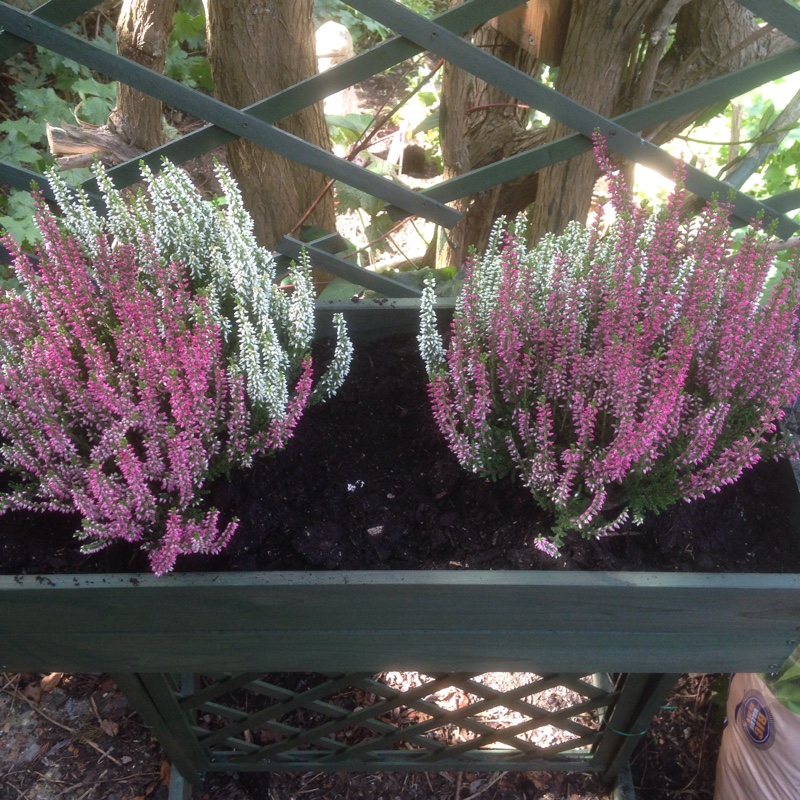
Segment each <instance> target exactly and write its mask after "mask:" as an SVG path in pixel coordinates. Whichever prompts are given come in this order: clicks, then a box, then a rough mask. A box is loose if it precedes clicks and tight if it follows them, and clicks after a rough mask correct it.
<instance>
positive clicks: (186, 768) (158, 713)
mask: <svg viewBox="0 0 800 800" xmlns="http://www.w3.org/2000/svg"><path fill="white" fill-rule="evenodd" d="M111 677H112V679H113V680H114V682H115V683H116V684H117V686H119V688H120V689H122V691H123V692H124V693H125V696H126V697H127V698H128V702H129V703H130V704H131V706H132V707H133V709H134V710H135V711H136V712H137V713H138V714H139V716H140V717H141V718H142V719H143V720H144V723H145V725H147V726H148V727H150V728H151V729H152V731H153V735H154V736H155V737H156V739H158V742H159V744H160V745H161V747H162V748H163V750H164V752H165V753H166V755H167V758H168V759H169V760H170V762H171V763H172V765H173V768H177V770H179V771H180V775H181V779H182V780H184V781H187V780H188V781H190V782H191V783H200V782H201V781H202V779H203V776H202V771H203V766H204V764H205V756H204V754H203V752H202V749H201V748H200V745H199V744H198V743H197V740H196V739H194V738H193V737H192V735H191V730H190V729H189V725H188V722H187V721H186V719H185V718H184V717H183V714H182V712H181V710H180V707H179V706H178V704H177V702H176V700H175V698H174V696H173V695H172V693H171V691H170V689H169V686H168V684H167V679H166V677H165V676H164V675H162V674H160V673H136V674H129V673H113V674H112V676H111ZM170 785H171V784H170ZM175 798H176V800H177V798H180V795H175ZM169 800H173V798H172V792H171V790H170V798H169Z"/></svg>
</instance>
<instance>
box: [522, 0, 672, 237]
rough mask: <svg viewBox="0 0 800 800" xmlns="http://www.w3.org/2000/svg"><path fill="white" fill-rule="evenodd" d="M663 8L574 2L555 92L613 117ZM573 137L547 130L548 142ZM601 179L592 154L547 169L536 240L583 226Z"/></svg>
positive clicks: (631, 0)
mask: <svg viewBox="0 0 800 800" xmlns="http://www.w3.org/2000/svg"><path fill="white" fill-rule="evenodd" d="M660 5H662V3H661V2H660V0H622V1H621V2H618V3H614V4H613V5H612V4H611V3H605V2H601V3H598V2H596V1H595V0H574V2H573V5H572V16H571V18H570V25H569V29H568V31H567V40H566V43H565V45H564V55H563V57H562V60H561V69H560V70H559V73H558V78H557V80H556V84H555V88H556V89H557V90H558V91H559V92H561V93H562V94H565V95H566V96H567V97H570V98H572V99H573V100H576V101H577V102H579V103H581V104H582V105H584V106H586V108H589V109H591V110H592V111H597V112H598V113H600V114H603V115H604V116H613V114H614V111H615V108H616V106H617V103H618V101H619V96H620V90H621V89H622V88H623V85H624V81H625V76H626V67H627V65H628V64H629V62H630V60H631V58H632V55H633V54H634V53H635V51H636V49H637V48H638V46H639V42H640V39H641V34H642V30H643V29H645V22H646V21H647V20H648V18H649V17H651V16H652V14H653V12H654V11H657V10H658V7H659V6H660ZM588 53H591V54H592V55H591V58H587V54H588ZM571 133H573V130H572V129H571V128H568V127H567V126H566V125H564V124H562V123H560V122H558V121H557V120H555V119H554V120H552V121H551V122H550V124H549V125H548V126H547V141H548V142H553V141H555V140H557V139H560V138H562V137H563V136H567V135H569V134H571ZM597 176H598V169H597V165H596V164H595V161H594V157H593V155H592V154H591V153H586V154H584V155H582V156H578V157H576V158H572V159H570V160H569V161H563V162H561V163H560V164H554V165H553V166H552V167H548V168H547V169H545V170H542V172H541V173H540V174H539V186H538V194H537V198H536V203H535V204H534V206H533V211H532V214H531V238H532V240H533V241H536V240H538V239H539V238H540V237H541V236H542V235H544V234H545V233H547V232H549V231H553V232H556V233H560V232H561V231H563V230H564V228H565V227H566V225H567V223H568V222H570V221H571V220H575V219H577V220H581V221H584V220H585V219H586V217H587V215H588V213H589V205H590V203H591V200H592V189H593V187H594V184H595V181H596V180H597Z"/></svg>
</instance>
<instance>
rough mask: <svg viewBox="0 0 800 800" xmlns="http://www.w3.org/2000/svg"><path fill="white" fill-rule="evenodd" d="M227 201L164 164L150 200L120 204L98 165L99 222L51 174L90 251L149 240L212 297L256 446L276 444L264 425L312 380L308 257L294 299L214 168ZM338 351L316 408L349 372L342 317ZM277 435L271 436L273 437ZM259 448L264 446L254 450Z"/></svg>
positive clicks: (232, 189) (295, 276) (150, 179)
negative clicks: (240, 379) (304, 380)
mask: <svg viewBox="0 0 800 800" xmlns="http://www.w3.org/2000/svg"><path fill="white" fill-rule="evenodd" d="M216 174H217V177H218V179H219V182H220V185H221V186H222V187H223V191H224V195H223V197H222V198H221V199H220V200H218V201H216V202H210V201H206V200H204V199H203V198H202V196H201V195H200V193H199V192H198V191H197V189H196V188H195V186H194V184H193V183H192V181H191V179H190V178H189V176H188V175H187V173H186V172H185V171H183V170H181V169H179V168H178V167H176V166H175V165H173V164H171V163H169V162H167V161H165V162H164V163H163V168H162V171H161V172H160V173H159V174H158V175H154V174H153V172H152V171H151V170H150V169H149V168H147V167H146V166H144V165H143V166H142V177H143V178H144V182H145V185H146V187H147V192H146V193H142V192H140V193H138V194H136V195H133V196H131V197H126V196H124V195H123V193H121V192H119V191H118V190H117V189H115V188H114V186H113V184H112V182H111V180H110V178H109V177H108V175H107V174H106V172H105V170H104V169H103V168H102V167H101V166H99V165H98V166H97V167H96V168H95V175H96V177H97V181H98V184H99V186H100V189H101V191H102V194H103V198H104V201H105V205H106V212H107V213H106V214H105V216H101V215H99V214H98V213H97V212H96V211H95V210H94V209H93V208H92V207H91V205H90V203H89V201H88V198H87V197H86V195H85V194H81V193H78V194H77V195H76V194H75V193H74V192H73V191H72V190H71V189H69V188H68V187H67V186H66V184H65V183H64V181H63V180H62V179H61V177H60V176H59V175H58V174H57V173H56V172H55V171H52V172H50V173H49V175H48V177H49V179H50V184H51V186H52V188H53V191H54V193H55V196H56V199H57V201H58V204H59V206H60V208H61V211H62V215H63V216H62V220H63V224H64V226H65V228H66V230H67V232H68V233H70V234H72V235H73V236H75V237H76V238H77V239H78V241H80V242H81V244H82V246H83V247H84V248H85V249H86V251H87V252H88V253H94V252H96V250H97V247H98V244H97V237H98V236H109V237H111V238H112V240H113V241H115V242H117V243H131V244H134V245H136V244H137V243H138V242H141V241H143V240H144V239H149V240H152V242H153V244H154V248H155V251H156V253H158V256H159V258H160V259H161V260H162V261H164V262H166V261H178V262H180V263H183V264H185V265H186V266H187V268H188V270H189V275H190V281H191V285H192V288H193V290H194V291H196V292H199V293H201V294H203V295H205V296H206V297H207V298H208V304H209V309H210V312H211V315H212V318H213V319H214V321H215V322H217V324H218V325H219V326H220V328H221V330H222V335H223V342H224V352H225V354H226V355H227V356H229V357H230V358H231V359H232V363H233V365H234V368H235V369H236V370H238V371H239V372H240V373H241V374H242V375H243V376H244V379H245V385H246V388H247V398H248V404H249V406H250V411H251V413H252V416H253V426H254V428H255V429H256V430H257V431H259V433H258V434H257V436H256V441H255V442H254V444H257V442H258V441H260V442H261V444H262V445H265V446H267V447H268V448H270V449H271V448H272V447H274V446H276V445H277V446H281V445H282V444H283V443H285V438H288V434H289V432H290V430H288V429H287V430H285V431H284V433H282V434H281V435H280V436H279V438H282V437H284V434H285V437H284V438H283V441H282V442H280V441H268V439H270V436H271V435H270V434H268V433H267V432H266V431H267V429H268V428H270V426H272V427H273V430H277V428H275V425H276V423H279V422H280V420H283V419H288V416H289V409H290V408H291V407H293V406H294V405H295V403H294V402H293V401H294V399H296V397H297V393H296V391H295V388H294V387H295V384H296V382H297V381H298V380H299V378H300V376H301V375H305V374H306V373H307V374H308V375H309V376H310V370H311V360H310V348H311V342H312V340H313V338H314V289H313V285H312V282H311V275H310V270H309V267H308V264H307V262H306V261H305V259H301V261H300V263H299V264H294V263H293V264H292V267H291V271H290V274H289V281H290V283H291V284H292V286H293V289H292V291H291V292H287V291H285V290H284V289H281V288H280V287H278V286H277V284H276V280H275V278H276V275H275V262H274V259H273V257H272V254H271V253H270V252H269V251H268V250H267V249H266V248H264V247H260V246H259V245H258V244H257V242H256V240H255V236H254V234H253V220H252V218H251V216H250V214H249V213H248V211H247V209H246V208H245V207H244V204H243V202H242V196H241V193H240V191H239V188H238V186H237V185H236V182H235V181H234V179H233V178H232V177H231V175H230V173H229V172H228V171H227V170H226V169H225V168H224V167H222V166H221V165H219V164H217V165H216ZM334 321H335V325H336V329H337V346H336V349H335V352H334V355H333V358H332V361H331V363H330V365H329V367H328V369H327V371H326V372H325V374H324V375H323V376H322V377H321V378H319V379H318V381H317V384H316V387H315V388H314V391H313V394H312V397H311V399H312V401H317V400H324V399H326V398H328V397H330V396H332V395H333V394H334V393H335V392H336V391H337V390H338V388H339V387H340V386H341V384H342V382H343V381H344V379H345V377H346V375H347V372H348V370H349V368H350V360H351V357H352V344H351V342H350V340H349V338H348V336H347V330H346V325H345V322H344V319H343V317H342V316H341V315H337V316H336V317H335V320H334ZM272 436H273V438H274V435H272ZM255 449H263V447H256V448H255Z"/></svg>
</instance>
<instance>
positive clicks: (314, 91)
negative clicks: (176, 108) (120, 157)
mask: <svg viewBox="0 0 800 800" xmlns="http://www.w3.org/2000/svg"><path fill="white" fill-rule="evenodd" d="M517 4H518V0H490V2H489V3H487V2H485V0H467V2H465V3H463V4H462V5H460V6H456V7H455V8H452V9H450V10H448V11H445V12H444V13H442V14H440V15H439V16H436V17H434V18H433V19H435V20H436V21H437V22H438V23H439V24H440V25H442V26H444V27H445V28H447V29H448V30H451V31H453V32H455V33H466V32H467V31H468V30H470V29H472V28H474V27H476V26H478V25H481V24H483V23H484V22H486V20H487V19H489V17H490V16H491V15H493V14H497V13H500V12H502V11H505V10H506V9H508V8H512V7H513V6H515V5H517ZM420 52H422V48H421V47H420V46H419V45H416V44H414V43H413V42H410V41H409V40H408V39H404V38H402V37H399V36H398V37H395V38H393V39H390V40H388V41H385V42H382V43H381V44H379V45H376V46H375V47H373V48H372V49H371V50H368V51H367V52H366V53H362V54H360V55H358V56H356V57H355V58H351V59H348V60H347V61H345V62H343V63H341V64H337V65H336V66H335V67H332V68H331V69H329V70H327V71H326V72H324V73H322V74H319V75H314V76H313V77H311V78H307V79H306V80H304V81H301V82H300V83H297V84H295V85H294V86H290V87H289V88H287V89H284V90H282V91H281V92H278V93H277V94H275V95H272V96H271V97H268V98H266V99H265V100H260V101H259V102H257V103H254V104H252V105H250V106H246V107H245V108H243V109H242V112H243V113H245V114H250V115H252V116H254V117H256V118H258V119H260V120H263V121H264V122H277V121H279V120H280V119H282V118H283V117H286V116H289V115H290V114H294V113H296V112H297V111H300V110H301V109H303V108H305V107H306V106H309V105H313V104H314V103H317V102H319V101H321V100H323V99H324V98H325V97H327V96H328V95H330V94H333V93H335V92H338V91H341V90H342V89H346V88H348V87H349V86H352V85H353V84H356V83H359V82H360V81H363V80H365V79H367V78H369V77H371V76H372V75H375V74H377V73H379V72H383V71H384V70H387V69H390V68H391V67H394V66H395V65H396V64H399V63H400V62H402V61H404V60H406V59H408V58H413V57H414V56H416V55H419V53H420ZM236 138H237V137H236V135H235V134H232V133H229V132H228V131H226V130H223V129H222V128H219V127H217V126H215V125H209V126H206V127H204V128H201V129H199V130H197V131H192V132H191V133H187V134H185V135H184V136H182V137H181V138H180V140H178V141H174V142H168V143H167V144H165V145H163V146H162V147H160V148H157V149H156V150H151V151H150V152H149V153H146V154H145V155H143V156H142V157H141V160H143V161H145V162H146V163H147V164H148V165H149V166H150V167H151V168H152V169H153V170H158V169H160V162H161V159H162V158H167V159H169V160H170V161H172V162H173V163H175V164H181V163H183V162H184V161H187V160H189V159H191V158H195V157H196V156H200V155H202V154H203V153H206V152H208V151H210V150H213V149H214V148H215V147H220V146H221V145H223V144H226V143H227V142H230V141H233V140H234V139H236ZM138 161H139V160H138V159H137V161H135V162H132V161H129V162H126V163H125V164H120V165H119V166H116V167H113V168H112V169H110V170H109V174H110V175H111V176H112V178H113V180H114V183H115V185H116V186H117V187H118V188H123V187H125V186H129V185H130V184H132V183H136V182H137V181H139V180H140V173H139V164H138ZM89 183H91V182H89ZM86 185H87V184H84V186H86ZM95 188H96V186H95Z"/></svg>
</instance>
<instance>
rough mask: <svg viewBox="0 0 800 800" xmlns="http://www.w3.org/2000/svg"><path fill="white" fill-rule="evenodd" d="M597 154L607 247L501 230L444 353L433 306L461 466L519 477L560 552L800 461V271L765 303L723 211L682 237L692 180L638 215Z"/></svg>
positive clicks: (438, 370)
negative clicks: (606, 187)
mask: <svg viewBox="0 0 800 800" xmlns="http://www.w3.org/2000/svg"><path fill="white" fill-rule="evenodd" d="M596 144H597V147H596V153H597V157H598V160H599V162H600V163H601V166H603V167H604V169H605V170H606V174H607V176H608V178H609V182H610V185H611V192H612V202H613V205H614V209H615V212H616V220H615V221H614V222H613V223H612V224H611V225H610V226H609V227H608V229H607V230H605V231H603V229H602V227H601V222H600V221H599V220H598V221H596V222H594V223H593V224H592V225H591V226H589V227H587V226H583V225H580V224H577V223H572V224H570V225H569V226H568V228H567V230H566V231H565V232H564V234H563V235H561V236H552V235H551V236H547V237H545V238H544V239H543V240H541V241H540V242H539V243H538V244H536V245H534V246H528V245H527V244H526V237H525V231H524V229H523V226H522V225H521V223H515V224H512V225H509V226H506V225H505V224H504V223H501V224H498V225H497V226H496V227H495V229H494V232H493V236H492V239H491V242H490V244H489V247H488V249H487V251H486V253H485V254H484V255H483V256H482V257H479V258H476V259H474V260H473V261H472V263H470V264H469V265H468V267H467V271H466V278H465V287H464V290H463V293H462V294H461V295H460V296H459V299H458V301H457V305H456V310H455V315H454V319H453V323H452V329H451V335H450V340H449V345H448V346H447V348H445V347H444V344H443V341H442V338H441V337H440V335H439V334H438V332H437V330H436V322H435V317H434V303H435V297H434V294H433V291H432V287H430V286H429V287H427V288H426V290H425V296H424V299H423V310H422V321H421V332H420V337H419V339H420V348H421V353H422V356H423V358H424V361H425V363H426V366H427V370H428V374H429V377H430V385H429V391H430V397H431V402H432V407H433V414H434V416H435V418H436V421H437V423H438V425H439V428H440V429H441V431H442V432H443V434H444V436H445V438H446V440H447V442H448V444H449V446H450V447H451V449H452V450H453V452H454V453H455V455H456V456H457V457H458V459H459V461H460V463H461V464H462V465H463V466H464V467H466V468H467V469H469V470H471V471H473V472H476V473H478V474H480V475H483V476H487V477H489V478H492V479H497V478H501V477H503V476H508V475H513V476H517V477H518V478H519V479H520V480H521V482H522V483H523V484H524V485H525V486H526V487H527V488H528V489H529V490H530V491H531V492H532V493H533V496H534V498H535V499H536V500H537V501H538V502H539V503H540V504H541V505H542V506H543V507H545V508H546V509H548V510H549V511H551V512H552V513H553V514H554V516H555V525H554V527H553V542H551V543H548V542H546V540H540V542H539V546H540V547H542V548H543V549H546V550H548V551H550V552H553V544H555V545H560V544H561V543H562V542H563V540H564V537H565V536H567V535H568V534H569V533H571V532H576V531H577V532H580V533H581V534H583V535H584V536H589V535H601V534H603V533H607V532H609V531H611V530H614V529H617V528H619V527H620V526H621V525H622V524H623V523H624V522H625V521H626V520H628V519H629V518H631V517H632V518H633V520H634V521H638V522H640V521H641V520H642V518H643V516H644V514H645V513H647V512H656V513H657V512H659V511H661V510H663V509H665V508H666V507H667V506H669V505H671V504H673V503H674V502H676V501H677V500H680V499H684V500H687V501H689V500H692V499H695V498H701V497H703V496H704V495H706V493H709V492H717V491H719V489H720V487H721V486H723V485H725V484H730V483H733V482H734V481H735V480H736V479H737V478H738V477H739V476H740V475H741V474H742V472H743V471H744V470H746V469H747V468H749V467H751V466H753V465H754V464H756V463H757V462H758V461H759V460H760V459H762V458H766V457H777V456H784V455H786V456H790V457H796V456H797V451H796V446H795V445H793V444H792V443H791V442H790V441H787V440H784V439H782V438H781V436H780V432H779V430H778V428H777V422H778V421H779V420H780V419H781V417H782V415H783V412H782V408H783V407H784V406H786V405H788V404H790V403H791V401H792V400H793V399H794V398H795V397H796V396H797V395H798V393H800V349H798V347H797V344H798V318H797V310H798V299H799V297H800V294H799V292H800V289H799V287H800V277H799V274H798V263H797V260H795V261H794V263H793V264H792V266H791V268H790V269H789V270H787V271H786V272H785V273H784V274H783V275H782V276H780V277H778V278H777V279H775V278H774V276H773V277H772V279H771V280H770V282H769V290H768V291H765V287H766V286H767V279H768V276H770V268H771V264H772V257H771V255H770V251H769V248H768V246H767V245H768V237H767V236H766V235H765V234H764V233H763V232H761V231H759V230H758V226H755V227H752V228H751V229H750V230H749V231H748V233H747V234H746V235H745V237H744V239H743V241H742V242H741V245H740V246H739V245H738V244H737V243H735V240H734V238H733V236H732V232H731V229H730V226H729V222H728V218H729V208H728V207H727V206H726V204H725V203H712V204H710V205H709V206H708V207H707V208H706V209H705V211H704V212H703V214H702V215H701V216H700V217H699V218H698V219H695V220H691V221H688V222H684V220H683V219H682V213H681V212H682V210H683V208H684V194H685V193H684V190H683V188H682V184H681V181H680V180H678V183H677V185H676V188H675V191H674V192H673V193H672V195H671V196H670V198H669V201H668V203H667V204H666V206H665V207H664V208H663V209H661V210H660V211H658V212H657V213H654V212H649V211H647V210H645V209H643V208H639V207H636V206H635V205H634V204H633V203H632V202H631V200H630V199H629V195H628V193H627V191H626V187H625V186H624V183H623V182H622V179H621V177H620V176H619V175H618V174H617V173H615V172H614V171H613V170H612V169H611V167H610V165H609V163H608V161H607V158H606V155H605V152H604V150H603V146H602V143H601V142H597V143H596ZM679 177H680V176H679ZM735 245H736V246H735Z"/></svg>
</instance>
